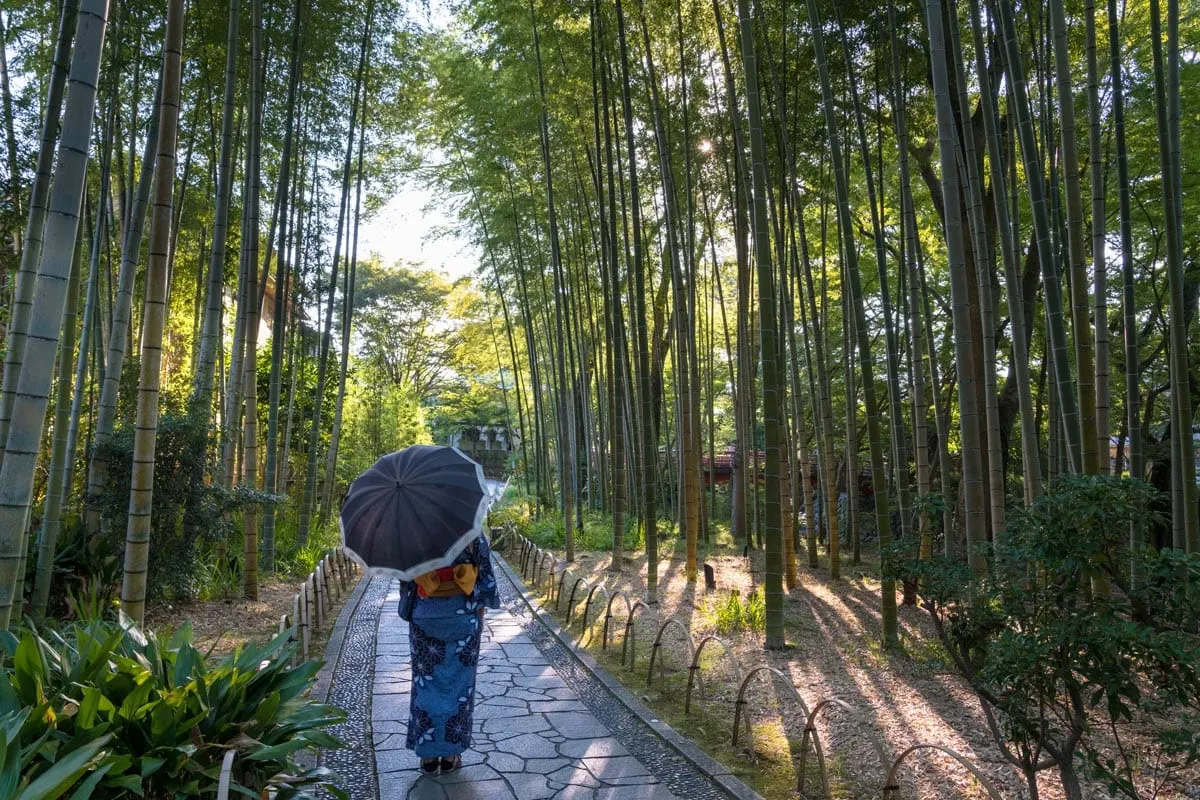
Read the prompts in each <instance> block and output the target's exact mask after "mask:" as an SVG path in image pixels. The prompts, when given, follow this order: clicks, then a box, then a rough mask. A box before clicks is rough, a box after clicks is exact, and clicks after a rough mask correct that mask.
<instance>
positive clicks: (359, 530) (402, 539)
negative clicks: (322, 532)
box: [338, 445, 492, 580]
mask: <svg viewBox="0 0 1200 800" xmlns="http://www.w3.org/2000/svg"><path fill="white" fill-rule="evenodd" d="M491 501H492V497H491V493H490V492H489V491H488V488H487V482H486V480H485V479H484V477H483V467H481V466H479V464H477V463H475V462H474V461H472V460H471V459H469V458H467V457H466V456H465V455H463V454H462V453H461V452H460V451H459V450H458V449H457V448H454V447H432V446H429V445H413V446H411V447H406V448H405V449H403V450H400V451H399V452H396V453H391V454H389V455H386V456H384V457H383V458H381V459H379V460H378V461H376V462H375V464H374V465H373V466H372V467H371V468H370V469H368V470H367V471H366V472H364V473H363V474H362V475H360V476H359V477H358V478H357V479H356V480H355V481H354V483H352V484H350V491H349V492H347V494H346V500H345V502H344V503H343V504H342V513H341V515H340V517H339V518H338V522H339V525H340V526H341V529H342V544H344V545H345V547H346V549H347V550H348V551H349V552H350V555H351V556H353V557H354V558H356V559H357V560H358V561H360V562H361V563H363V564H365V565H366V566H368V567H372V568H375V569H377V570H382V571H385V572H389V573H392V574H395V575H396V576H397V577H399V578H400V579H401V580H413V579H414V578H416V577H417V576H418V575H421V574H423V573H426V572H429V571H430V570H434V569H440V568H441V567H448V566H450V564H451V562H453V561H454V559H455V558H456V557H457V556H458V554H459V553H461V552H462V551H463V549H464V548H466V546H467V545H469V544H470V543H471V542H473V541H474V540H475V539H476V538H477V537H478V536H479V535H480V534H481V533H482V532H483V522H484V519H485V518H486V516H487V509H488V506H489V505H490V504H491Z"/></svg>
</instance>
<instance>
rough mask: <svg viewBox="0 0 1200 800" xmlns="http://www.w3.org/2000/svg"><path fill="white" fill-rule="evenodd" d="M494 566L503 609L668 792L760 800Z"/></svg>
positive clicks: (503, 568) (503, 565)
mask: <svg viewBox="0 0 1200 800" xmlns="http://www.w3.org/2000/svg"><path fill="white" fill-rule="evenodd" d="M496 566H497V570H496V575H497V577H498V578H499V581H498V583H499V584H500V595H501V602H502V603H503V604H504V607H505V608H506V609H507V610H508V612H509V613H511V614H512V615H513V617H515V618H516V620H517V622H518V624H520V625H521V627H522V628H523V629H524V631H525V633H526V634H527V635H528V636H529V638H530V639H531V640H532V641H533V643H534V645H536V646H537V648H538V650H540V651H541V652H542V654H543V655H545V656H546V659H547V660H548V661H549V662H550V663H551V664H552V665H553V666H554V668H555V669H556V670H557V671H558V674H559V675H561V676H562V679H563V680H564V681H565V682H566V684H567V686H569V687H570V688H571V689H572V690H573V691H574V692H575V693H576V694H577V695H579V699H580V700H582V701H583V703H584V705H586V706H587V707H588V709H589V710H590V711H591V712H592V714H594V715H595V716H596V718H597V719H599V720H600V721H601V722H602V723H604V724H605V725H606V726H607V727H608V729H609V730H610V731H612V734H613V736H614V737H616V739H617V740H618V741H619V742H621V744H623V745H624V746H625V747H626V748H627V749H628V750H629V752H630V753H631V754H633V755H634V756H636V757H637V759H638V760H639V761H641V762H642V763H643V764H644V765H645V766H646V768H647V769H648V770H649V771H650V772H651V773H652V774H654V775H656V776H657V777H658V778H659V779H660V780H661V781H662V782H663V783H664V784H665V785H666V786H667V788H668V789H670V790H671V791H672V792H674V793H675V794H676V795H678V796H679V797H681V798H687V800H709V798H712V800H717V799H718V798H720V800H727V798H736V800H762V798H761V797H760V796H759V795H758V793H756V792H755V791H754V790H753V789H751V788H750V787H749V786H747V785H746V784H744V783H742V782H741V781H739V780H738V779H737V778H735V777H734V776H733V774H732V773H730V772H729V770H728V769H727V768H725V767H724V766H723V765H721V764H720V763H719V762H717V761H715V760H714V759H712V758H711V757H709V756H708V755H707V754H706V753H704V752H703V751H702V750H700V749H699V748H697V747H696V746H695V745H694V744H692V743H691V742H690V741H688V740H687V739H685V738H684V737H682V736H680V735H679V734H678V733H677V732H676V731H675V730H674V729H672V728H671V727H670V726H669V725H667V724H666V723H665V722H662V721H661V720H659V719H657V718H655V717H654V714H653V712H652V711H651V710H650V709H649V708H647V707H646V706H645V705H644V704H643V703H642V702H641V701H639V700H637V698H635V697H634V696H633V695H632V694H630V693H629V691H627V690H626V689H625V687H623V686H621V685H620V684H619V683H618V682H617V681H616V679H614V678H612V677H611V676H610V675H608V674H607V673H606V672H605V671H604V669H603V668H602V667H600V666H599V665H598V664H597V663H596V661H595V659H593V658H592V657H591V656H590V655H589V654H587V653H585V652H580V651H579V650H577V649H576V648H575V647H573V646H571V644H570V642H569V639H567V638H566V637H565V635H564V634H563V633H562V631H561V630H560V629H559V627H558V625H557V624H555V623H554V621H553V620H551V619H547V618H546V617H545V615H543V614H542V613H541V612H540V611H539V610H537V609H535V607H534V606H533V604H532V602H531V599H530V598H529V596H528V594H527V593H526V591H525V590H524V586H523V584H522V583H521V582H520V579H519V578H518V577H517V576H516V574H515V573H514V572H513V571H512V569H511V568H510V567H509V566H508V564H507V562H505V561H504V560H503V559H502V558H501V557H500V556H499V555H497V557H496Z"/></svg>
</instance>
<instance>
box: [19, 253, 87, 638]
mask: <svg viewBox="0 0 1200 800" xmlns="http://www.w3.org/2000/svg"><path fill="white" fill-rule="evenodd" d="M82 258H83V236H82V235H78V236H76V237H75V255H74V256H73V257H72V259H71V277H70V282H69V283H68V284H67V303H66V311H65V313H64V315H63V333H62V339H61V340H60V341H59V346H58V385H57V386H56V387H55V398H54V441H53V445H52V448H51V453H50V472H49V473H48V476H47V480H46V505H45V510H44V511H43V512H42V532H41V535H40V536H39V537H38V561H37V576H36V578H35V579H34V591H33V603H32V605H33V608H32V613H33V616H34V618H35V619H41V618H42V617H44V616H45V615H46V604H47V603H48V602H49V599H50V579H51V577H52V576H53V573H54V548H55V546H56V545H57V543H58V532H59V530H60V529H61V528H62V504H63V477H64V475H65V474H66V471H67V470H66V467H67V429H68V428H69V427H70V414H71V377H70V376H71V366H72V363H71V357H72V356H73V355H74V354H75V317H76V311H77V308H78V306H79V269H80V261H81V260H82ZM17 574H18V576H19V577H18V580H22V579H23V578H24V575H25V570H24V568H23V567H18V573H17Z"/></svg>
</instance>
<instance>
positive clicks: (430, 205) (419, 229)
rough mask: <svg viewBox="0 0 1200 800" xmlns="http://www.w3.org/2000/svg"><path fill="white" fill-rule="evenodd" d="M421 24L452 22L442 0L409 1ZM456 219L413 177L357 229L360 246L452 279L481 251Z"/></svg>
mask: <svg viewBox="0 0 1200 800" xmlns="http://www.w3.org/2000/svg"><path fill="white" fill-rule="evenodd" d="M411 10H413V11H414V12H415V13H417V14H418V15H420V16H421V17H423V19H422V22H423V24H424V25H426V26H428V27H430V28H433V29H438V28H445V27H446V26H448V25H449V24H450V23H451V21H452V14H451V11H450V9H449V7H448V6H447V3H446V0H429V2H428V5H427V6H425V5H423V4H421V3H415V4H411ZM458 224H459V222H458V220H457V218H456V215H455V211H454V209H453V207H452V206H451V204H449V203H447V202H446V201H445V198H435V197H434V194H433V192H432V191H430V190H429V189H427V188H425V187H424V186H421V185H420V184H419V183H418V182H417V181H415V180H406V181H405V182H404V183H403V184H401V188H400V191H399V193H397V194H396V195H395V196H394V197H392V198H391V199H390V200H389V201H388V202H387V203H386V204H385V205H384V206H383V207H382V208H381V209H380V210H379V211H378V212H377V213H376V214H375V215H374V216H372V217H371V219H370V220H364V222H363V224H362V226H361V227H360V229H359V240H358V246H359V250H360V251H362V250H364V249H365V250H366V251H367V252H368V253H377V254H378V255H379V256H380V257H381V258H382V259H383V262H384V263H385V264H392V263H395V262H396V261H404V262H410V263H414V264H420V265H423V266H425V267H426V268H428V269H433V270H436V271H438V272H442V273H444V274H445V275H447V276H448V277H450V278H451V279H457V278H461V277H464V276H467V275H470V274H471V273H473V272H474V271H475V269H476V268H477V267H478V266H479V264H480V259H481V258H482V253H480V251H479V248H477V247H476V246H475V245H474V244H473V243H472V242H471V241H470V240H469V239H468V238H466V237H464V236H462V235H460V234H459V233H458V232H457V231H458Z"/></svg>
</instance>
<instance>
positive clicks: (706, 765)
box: [493, 553, 765, 800]
mask: <svg viewBox="0 0 1200 800" xmlns="http://www.w3.org/2000/svg"><path fill="white" fill-rule="evenodd" d="M495 556H496V557H495V558H494V559H493V560H494V562H495V564H496V565H497V567H498V568H499V569H501V570H503V571H504V574H505V575H506V576H507V577H508V579H509V580H510V581H511V582H512V584H513V586H514V587H515V588H516V590H517V593H518V594H519V595H520V596H521V600H522V601H523V602H524V603H525V605H526V606H527V607H528V608H529V611H530V613H531V614H532V615H533V617H534V619H536V620H537V621H538V622H540V623H541V624H542V625H543V626H545V627H546V629H547V630H549V631H550V633H551V634H552V635H553V636H554V638H556V639H557V640H558V641H559V643H560V644H562V645H563V647H565V648H566V650H567V651H568V652H569V653H570V654H571V655H572V656H573V657H574V658H575V660H576V661H578V662H579V664H580V666H582V667H583V669H585V670H586V671H587V672H588V673H589V674H591V676H592V677H593V678H595V679H596V680H597V681H599V682H600V683H601V684H602V685H603V686H604V688H605V689H607V690H608V691H609V693H611V694H612V695H613V696H614V697H616V698H617V700H618V701H620V703H621V704H622V705H623V706H625V708H626V709H628V710H629V712H630V713H631V714H633V715H634V716H635V717H637V718H638V719H640V720H641V721H642V722H643V723H644V724H645V725H646V726H647V727H648V728H650V730H652V731H654V733H655V734H656V735H657V736H658V737H659V738H660V739H662V740H663V741H664V742H665V743H666V744H667V745H668V746H669V747H671V749H673V750H674V751H675V752H677V753H679V755H680V756H682V757H683V758H684V759H686V760H687V761H689V762H691V764H692V766H694V767H695V768H696V769H697V770H699V771H700V772H701V773H703V774H705V775H707V776H708V777H709V778H711V779H712V780H713V781H714V782H715V783H717V784H718V785H719V786H720V787H721V788H722V789H724V790H725V791H726V792H728V793H729V794H730V795H731V796H732V797H734V798H737V800H765V798H763V796H762V795H760V794H759V793H758V792H756V791H754V790H753V789H751V788H750V787H749V786H747V785H746V784H745V783H743V782H742V781H741V780H739V779H738V778H737V777H736V776H735V775H734V774H733V773H732V772H731V771H730V770H729V768H728V767H726V766H725V765H724V764H722V763H721V762H719V761H717V760H716V759H715V758H713V757H712V756H710V755H709V754H708V753H706V752H704V751H703V750H701V749H700V748H699V747H697V746H696V745H695V744H693V743H692V742H691V740H689V739H688V738H686V737H685V736H683V735H682V734H680V733H679V732H678V731H676V730H675V729H674V728H672V727H671V726H670V725H668V724H667V723H666V722H664V721H663V720H661V719H659V718H658V717H657V716H656V715H655V713H654V712H653V710H651V709H650V707H649V706H647V705H646V704H645V703H643V702H642V701H641V700H639V699H638V698H637V697H636V696H634V694H633V693H632V692H630V691H629V690H628V689H626V688H625V686H624V685H622V684H621V682H620V681H618V680H617V679H616V678H614V677H613V676H612V675H610V674H609V673H608V670H606V669H605V668H604V667H602V666H600V664H599V663H598V662H597V661H596V659H595V658H593V657H592V655H591V654H590V653H588V652H587V651H585V650H581V649H580V648H579V647H577V646H576V645H575V643H574V642H573V641H572V640H571V637H570V636H569V635H567V634H566V633H564V632H563V630H562V628H560V627H559V625H558V622H556V621H555V620H554V618H553V617H550V616H549V615H548V614H546V613H545V612H544V611H543V610H542V605H541V603H540V602H539V601H538V600H537V599H536V598H535V597H533V596H532V595H531V594H530V593H529V588H528V587H527V586H526V585H525V581H524V580H522V579H521V577H520V576H519V575H517V574H516V572H514V571H513V569H512V567H511V566H510V565H509V563H508V561H506V560H505V559H504V557H503V556H501V555H500V554H499V553H496V554H495Z"/></svg>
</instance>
